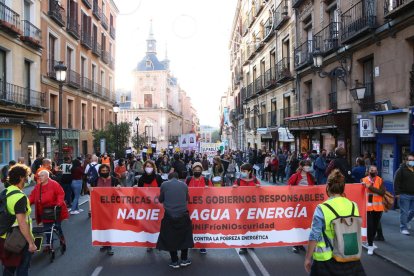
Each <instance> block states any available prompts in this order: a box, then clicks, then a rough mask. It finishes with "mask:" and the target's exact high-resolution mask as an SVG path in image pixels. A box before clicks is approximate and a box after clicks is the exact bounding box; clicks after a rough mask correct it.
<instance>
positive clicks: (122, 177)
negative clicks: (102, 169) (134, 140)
mask: <svg viewBox="0 0 414 276" xmlns="http://www.w3.org/2000/svg"><path fill="white" fill-rule="evenodd" d="M127 174H128V172H127V168H126V165H125V160H124V159H123V158H121V159H119V160H118V166H116V167H115V170H114V175H115V177H116V178H118V180H119V182H120V183H121V186H122V187H126V178H127Z"/></svg>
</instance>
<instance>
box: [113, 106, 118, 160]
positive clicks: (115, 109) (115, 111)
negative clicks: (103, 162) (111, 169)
mask: <svg viewBox="0 0 414 276" xmlns="http://www.w3.org/2000/svg"><path fill="white" fill-rule="evenodd" d="M112 108H113V111H114V113H115V133H116V138H115V144H116V153H118V112H119V104H118V103H116V102H115V103H114V105H113V106H112Z"/></svg>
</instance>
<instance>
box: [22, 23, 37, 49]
mask: <svg viewBox="0 0 414 276" xmlns="http://www.w3.org/2000/svg"><path fill="white" fill-rule="evenodd" d="M22 23H23V34H22V36H21V38H20V39H21V40H23V41H29V42H31V43H32V44H35V45H36V46H40V45H41V43H42V31H41V30H40V29H39V28H37V27H36V26H35V25H33V24H32V23H30V22H29V21H27V20H22Z"/></svg>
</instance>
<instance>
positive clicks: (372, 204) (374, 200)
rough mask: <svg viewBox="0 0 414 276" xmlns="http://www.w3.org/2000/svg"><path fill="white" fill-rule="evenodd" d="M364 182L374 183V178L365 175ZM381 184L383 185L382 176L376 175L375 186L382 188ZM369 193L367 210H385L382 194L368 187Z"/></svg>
mask: <svg viewBox="0 0 414 276" xmlns="http://www.w3.org/2000/svg"><path fill="white" fill-rule="evenodd" d="M362 182H364V183H367V184H370V183H372V178H371V177H370V176H367V177H364V178H363V179H362ZM381 185H382V178H381V177H379V176H376V177H375V182H374V184H373V186H374V187H375V188H377V189H380V187H381ZM367 194H368V202H367V211H376V212H383V211H384V204H383V203H382V196H381V195H379V194H376V193H373V192H371V191H370V190H369V189H367Z"/></svg>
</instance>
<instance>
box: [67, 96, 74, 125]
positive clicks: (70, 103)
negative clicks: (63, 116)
mask: <svg viewBox="0 0 414 276" xmlns="http://www.w3.org/2000/svg"><path fill="white" fill-rule="evenodd" d="M68 128H73V100H68Z"/></svg>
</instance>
